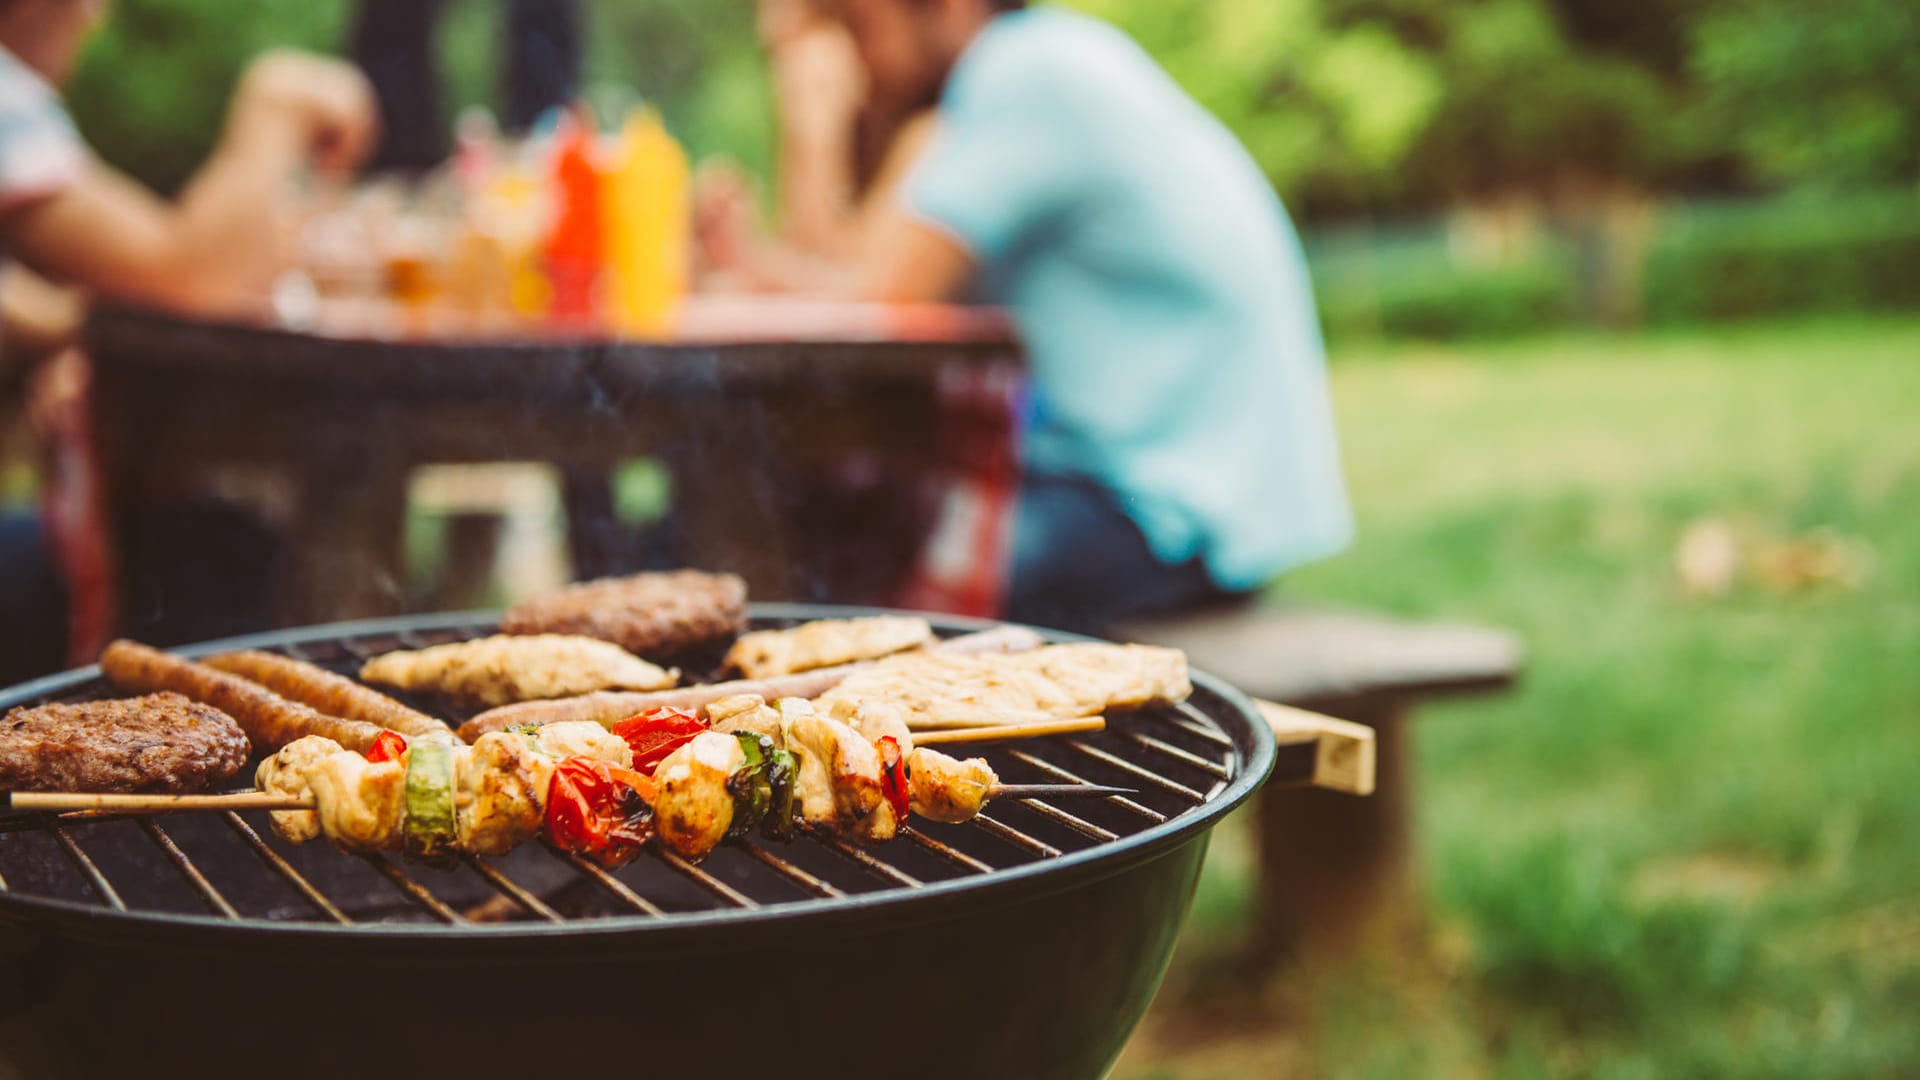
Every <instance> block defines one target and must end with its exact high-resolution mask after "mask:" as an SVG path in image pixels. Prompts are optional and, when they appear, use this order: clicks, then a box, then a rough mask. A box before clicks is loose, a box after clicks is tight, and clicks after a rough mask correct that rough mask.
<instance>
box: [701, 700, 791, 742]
mask: <svg viewBox="0 0 1920 1080" xmlns="http://www.w3.org/2000/svg"><path fill="white" fill-rule="evenodd" d="M707 723H708V724H710V725H712V727H713V730H715V731H724V732H728V733H730V734H739V733H740V732H747V731H750V732H752V733H753V734H755V735H765V736H766V737H768V738H770V739H772V740H773V745H775V746H785V745H786V734H785V732H784V730H783V729H782V728H781V726H780V713H779V712H778V711H777V710H775V709H774V707H773V706H771V705H769V704H767V699H766V698H763V697H761V696H760V695H759V694H735V695H733V696H732V697H724V698H721V699H720V700H719V701H715V702H713V703H711V704H709V705H708V706H707Z"/></svg>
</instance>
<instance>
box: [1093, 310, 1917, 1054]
mask: <svg viewBox="0 0 1920 1080" xmlns="http://www.w3.org/2000/svg"><path fill="white" fill-rule="evenodd" d="M1334 382H1335V393H1336V395H1337V399H1338V405H1339V409H1340V413H1341V418H1342V423H1343V440H1344V443H1345V447H1346V452H1347V461H1348V472H1349V478H1350V481H1351V484H1352V487H1353V490H1354V493H1355V498H1356V500H1357V503H1358V507H1359V514H1360V518H1361V522H1362V533H1361V538H1360V541H1359V542H1358V543H1357V544H1356V545H1355V547H1354V548H1353V550H1352V551H1351V552H1350V553H1349V554H1347V555H1345V556H1343V557H1341V558H1339V559H1337V560H1334V561H1331V562H1328V563H1326V564H1324V565H1322V566H1318V567H1314V568H1311V569H1309V570H1307V571H1305V572H1302V573H1300V574H1298V575H1295V576H1294V577H1293V578H1291V579H1290V580H1289V581H1288V582H1287V583H1286V588H1287V590H1288V591H1289V592H1290V593H1292V594H1294V595H1299V596H1305V597H1308V598H1312V599H1317V600H1325V601H1333V602H1339V603H1346V604H1358V605H1365V606H1368V607H1373V608H1377V609H1383V610H1389V611H1395V612H1401V613H1404V614H1407V615H1412V616H1429V615H1430V616H1445V617H1457V618H1469V619H1477V620H1482V621H1485V622H1489V623H1495V624H1499V625H1503V626H1508V627H1512V628H1514V629H1516V630H1518V631H1519V632H1520V633H1521V634H1522V635H1523V636H1524V637H1525V639H1526V642H1527V645H1528V648H1529V651H1530V656H1529V663H1528V668H1527V672H1526V676H1525V679H1524V682H1523V684H1522V685H1521V687H1520V688H1519V690H1517V691H1516V692H1515V693H1513V694H1511V695H1509V696H1506V697H1504V698H1500V699H1497V700H1485V701H1475V702H1462V703H1457V704H1451V705H1436V706H1433V707H1430V708H1428V709H1427V710H1426V712H1425V713H1423V715H1422V719H1421V721H1420V723H1419V724H1418V725H1417V728H1418V730H1417V738H1418V749H1417V762H1418V770H1419V774H1420V780H1421V785H1422V790H1421V791H1420V799H1419V807H1420V811H1421V819H1420V821H1419V836H1420V841H1421V843H1422V845H1423V853H1424V863H1423V870H1424V878H1425V881H1426V887H1427V894H1428V896H1429V898H1430V903H1431V906H1432V909H1433V913H1434V917H1435V931H1434V933H1433V935H1432V942H1431V944H1430V945H1429V946H1428V947H1427V948H1426V949H1425V950H1423V952H1422V953H1421V954H1420V955H1417V956H1410V957H1398V958H1387V959H1385V960H1381V959H1376V960H1374V961H1372V962H1370V963H1368V964H1364V965H1360V966H1359V967H1357V968H1356V969H1354V970H1351V971H1348V972H1344V973H1340V974H1338V975H1335V976H1332V977H1331V978H1329V979H1326V980H1322V981H1321V982H1320V983H1318V984H1316V986H1315V987H1314V990H1313V992H1312V993H1311V995H1310V1000H1308V1001H1306V1002H1301V1001H1300V1000H1298V998H1297V996H1296V997H1289V996H1288V994H1287V992H1286V991H1285V989H1284V988H1283V989H1282V990H1281V991H1279V992H1278V993H1270V994H1266V995H1264V996H1261V995H1254V1004H1253V1005H1251V1006H1248V1008H1250V1009H1251V1010H1252V1013H1253V1015H1251V1016H1250V1017H1244V1018H1242V1019H1241V1020H1240V1021H1239V1022H1237V1023H1236V1024H1234V1025H1231V1026H1230V1030H1229V1031H1228V1032H1227V1033H1226V1034H1224V1035H1219V1034H1218V1033H1216V1035H1214V1036H1207V1037H1200V1038H1182V1039H1178V1040H1175V1039H1170V1038H1167V1037H1165V1033H1166V1032H1169V1031H1174V1030H1178V1029H1181V1028H1189V1029H1190V1028H1194V1027H1195V1026H1196V1025H1198V1026H1201V1027H1204V1026H1205V1025H1204V1024H1200V1023H1199V1018H1198V1017H1197V1015H1196V1014H1197V1013H1199V1012H1200V1011H1201V1010H1204V1009H1212V1008H1214V1007H1215V1006H1214V1005H1213V1004H1211V1002H1212V1000H1213V999H1214V998H1217V996H1218V989H1217V988H1213V989H1212V990H1211V991H1210V989H1209V988H1208V987H1207V986H1206V985H1205V983H1206V977H1205V976H1204V975H1203V974H1199V973H1198V971H1199V970H1203V969H1195V968H1194V967H1193V965H1192V962H1191V960H1189V962H1188V969H1187V970H1185V971H1184V972H1183V971H1182V969H1180V968H1178V967H1177V968H1176V979H1175V981H1174V982H1173V983H1172V984H1171V986H1172V987H1173V988H1174V989H1173V990H1171V991H1170V992H1169V994H1168V995H1167V996H1166V997H1165V998H1164V999H1163V1000H1162V1001H1161V1002H1160V1003H1159V1004H1158V1005H1157V1006H1156V1013H1155V1017H1154V1020H1155V1023H1154V1024H1153V1025H1152V1027H1151V1028H1150V1029H1149V1030H1150V1032H1152V1033H1153V1034H1151V1035H1150V1036H1149V1037H1148V1038H1147V1039H1146V1040H1145V1041H1144V1043H1143V1047H1142V1048H1136V1050H1135V1051H1134V1052H1132V1053H1131V1054H1130V1056H1129V1058H1128V1059H1127V1061H1126V1062H1125V1063H1123V1065H1122V1067H1121V1069H1120V1071H1119V1075H1120V1076H1122V1077H1127V1078H1129V1080H1134V1078H1138V1080H1145V1078H1147V1077H1165V1078H1175V1077H1177V1078H1181V1080H1189V1078H1191V1080H1204V1078H1209V1077H1214V1076H1221V1077H1227V1076H1240V1075H1265V1074H1268V1073H1270V1072H1272V1071H1275V1070H1282V1071H1297V1072H1301V1073H1304V1074H1316V1075H1341V1076H1374V1075H1378V1076H1401V1075H1443V1076H1444V1075H1457V1076H1475V1077H1479V1076H1498V1077H1506V1076H1516V1077H1523V1076H1539V1075H1583V1076H1596V1077H1639V1076H1648V1077H1652V1076H1674V1075H1688V1076H1754V1077H1772V1076H1782V1077H1786V1076H1794V1077H1800V1076H1893V1075H1911V1074H1913V1073H1914V1072H1916V1071H1920V1022H1917V1021H1920V828H1916V826H1920V321H1915V320H1912V319H1906V320H1881V321H1853V322H1846V323H1801V324H1793V325H1772V326H1749V327H1742V328H1738V329H1719V330H1710V331H1699V332H1689V333H1685V334H1665V335H1659V336H1653V337H1640V338H1599V337H1580V338H1571V337H1559V338H1552V339H1544V340H1538V341H1525V342H1514V343H1510V344H1503V345H1499V346H1481V347H1472V348H1444V349H1443V348H1426V347H1388V346H1381V347H1377V348H1374V349H1372V350H1371V351H1367V352H1364V353H1362V352H1350V353H1347V354H1343V355H1341V356H1339V357H1338V358H1337V361H1336V371H1335V379H1334ZM1708 515H1712V516H1716V517H1720V518H1724V519H1726V520H1727V521H1729V522H1730V523H1732V525H1733V527H1734V528H1735V530H1736V532H1738V533H1739V534H1741V535H1742V536H1743V537H1758V538H1766V537H1785V536H1792V535H1797V534H1802V533H1804V532H1806V531H1807V530H1810V529H1814V528H1818V527H1825V528H1829V529H1832V530H1835V531H1837V532H1838V533H1840V534H1842V535H1844V536H1846V537H1850V538H1855V539H1857V540H1859V541H1863V542H1864V543H1865V544H1866V545H1869V546H1870V548H1871V551H1872V553H1873V559H1872V564H1871V572H1870V574H1869V576H1868V577H1867V578H1866V580H1865V582H1864V584H1862V585H1861V586H1860V587H1858V588H1847V587H1844V586H1838V585H1830V586H1825V587H1815V588H1809V589H1804V590H1785V589H1780V588H1773V587H1768V586H1766V585H1763V584H1760V583H1757V582H1751V581H1746V582H1743V583H1742V584H1741V585H1739V586H1738V587H1736V588H1735V589H1734V590H1733V591H1732V592H1731V593H1728V594H1726V595H1724V596H1719V597H1714V598H1707V599H1701V598H1695V597H1689V596H1687V595H1685V594H1684V592H1683V590H1681V589H1680V587H1679V586H1678V584H1677V581H1676V578H1675V573H1674V570H1673V556H1674V548H1675V544H1676V541H1677V539H1678V537H1679V536H1680V534H1681V532H1682V530H1683V529H1684V528H1685V527H1686V526H1687V524H1688V523H1689V522H1691V521H1694V520H1696V519H1698V518H1700V517H1703V516H1708ZM1243 845H1244V839H1243V838H1241V837H1239V836H1238V835H1237V834H1234V833H1229V834H1228V835H1226V836H1224V837H1223V838H1222V840H1221V846H1222V847H1223V849H1224V850H1225V851H1226V853H1227V854H1228V856H1229V857H1228V858H1227V859H1225V860H1223V863H1222V865H1221V867H1220V868H1219V869H1214V868H1211V867H1210V869H1209V874H1208V877H1207V879H1206V881H1204V882H1203V887H1202V892H1201V896H1200V899H1199V901H1198V902H1197V904H1196V907H1195V918H1194V923H1193V928H1192V935H1193V937H1194V939H1195V940H1194V942H1193V944H1192V946H1191V948H1190V953H1191V954H1200V955H1203V954H1205V953H1206V951H1207V950H1208V949H1209V948H1210V947H1211V948H1215V949H1217V948H1218V947H1219V942H1220V941H1223V940H1227V939H1229V938H1230V936H1231V934H1232V932H1233V930H1234V928H1235V925H1236V924H1237V922H1238V921H1239V920H1242V919H1244V917H1245V916H1246V913H1247V911H1248V909H1249V904H1250V900H1249V898H1248V896H1247V888H1248V884H1247V883H1248V881H1249V872H1248V870H1247V868H1246V865H1245V863H1246V860H1245V857H1244V852H1243V850H1242V848H1243ZM1210 943H1212V944H1211V945H1210ZM1182 974H1184V975H1185V978H1180V977H1178V976H1181V975H1182ZM1262 1003H1271V1004H1270V1006H1269V1004H1262ZM1228 1044H1231V1045H1228Z"/></svg>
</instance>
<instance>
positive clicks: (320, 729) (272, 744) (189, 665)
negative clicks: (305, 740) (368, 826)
mask: <svg viewBox="0 0 1920 1080" xmlns="http://www.w3.org/2000/svg"><path fill="white" fill-rule="evenodd" d="M100 672H101V674H103V675H105V676H106V677H107V678H109V679H111V680H113V681H114V682H115V683H117V684H118V685H120V686H123V687H126V688H127V689H129V690H134V691H137V692H140V693H156V692H158V691H161V690H172V691H173V692H175V693H177V694H183V695H185V696H187V697H190V698H192V699H193V700H195V701H198V702H200V703H201V704H203V705H211V706H213V707H214V708H216V709H219V710H220V711H222V712H224V713H226V714H227V715H228V716H231V717H233V718H234V720H235V721H237V722H238V723H239V724H240V729H241V730H242V731H245V732H246V733H247V739H248V741H250V742H252V743H253V748H254V750H256V751H259V752H262V753H271V752H273V751H275V750H278V749H280V748H281V747H283V746H285V745H287V744H288V743H290V742H292V741H293V740H295V739H298V738H301V737H303V736H307V735H323V736H325V737H327V738H329V739H332V740H333V741H334V742H337V743H339V744H340V745H341V746H344V747H346V748H347V749H349V750H359V751H361V752H365V751H366V750H367V749H368V748H370V747H372V746H373V740H374V739H376V738H378V737H379V736H380V733H381V732H382V731H383V730H385V729H384V728H381V727H380V726H378V725H376V724H369V723H367V722H366V721H364V720H345V719H342V718H340V717H338V716H328V715H327V714H326V713H323V712H320V711H318V710H316V709H313V708H311V707H309V706H306V705H302V704H300V703H299V702H297V701H288V700H287V699H286V698H283V697H281V696H280V695H279V694H276V693H274V692H273V691H271V690H269V689H267V688H266V687H264V686H261V685H260V684H259V683H255V682H249V681H247V680H246V679H243V678H241V677H239V676H238V675H229V674H227V673H226V672H224V671H216V670H214V669H213V668H210V667H208V666H206V665H205V664H196V663H194V662H193V661H191V660H187V659H183V658H181V657H178V656H174V655H173V654H171V653H164V652H161V651H160V650H158V649H154V648H149V647H148V646H145V645H142V644H140V643H138V642H134V641H116V642H114V643H113V644H111V645H109V646H107V651H106V652H103V653H101V654H100Z"/></svg>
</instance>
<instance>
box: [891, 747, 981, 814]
mask: <svg viewBox="0 0 1920 1080" xmlns="http://www.w3.org/2000/svg"><path fill="white" fill-rule="evenodd" d="M907 771H908V772H909V773H910V774H911V776H912V784H913V812H914V813H916V814H919V815H920V816H921V817H924V818H927V819H928V820H930V821H944V822H947V823H948V824H959V823H961V822H964V821H972V820H973V819H974V818H975V817H976V816H978V815H979V813H980V808H981V807H982V806H985V805H986V803H987V793H988V792H989V791H991V790H992V789H993V785H994V784H996V783H998V782H999V779H1000V778H999V777H998V776H995V775H994V772H993V767H992V766H991V765H988V764H987V762H986V759H985V758H968V759H967V760H965V761H960V760H958V759H956V758H950V757H948V756H947V755H945V754H943V753H941V752H939V751H938V750H929V749H927V748H926V747H921V748H920V749H918V750H915V751H914V752H913V753H912V755H911V756H909V757H908V758H907Z"/></svg>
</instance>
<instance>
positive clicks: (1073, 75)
mask: <svg viewBox="0 0 1920 1080" xmlns="http://www.w3.org/2000/svg"><path fill="white" fill-rule="evenodd" d="M1143 62H1144V63H1146V64H1147V65H1149V66H1150V64H1151V62H1150V61H1146V60H1145V54H1143V53H1142V52H1141V51H1140V48H1139V46H1137V45H1136V44H1134V42H1133V39H1132V38H1129V37H1128V36H1127V35H1126V34H1125V33H1124V32H1123V31H1121V30H1120V29H1119V28H1117V27H1115V26H1113V25H1112V24H1110V23H1107V22H1104V21H1102V20H1100V19H1096V18H1094V17H1093V16H1091V15H1083V14H1081V13H1080V12H1077V11H1068V10H1066V9H1064V8H1056V7H1050V6H1049V7H1037V8H1029V9H1026V10H1023V11H1017V12H1012V13H1009V14H1006V15H1001V16H999V17H998V18H996V19H994V20H993V22H992V23H991V24H989V25H988V27H987V29H986V30H984V31H982V32H981V37H980V39H979V40H978V41H977V42H976V47H975V48H974V49H972V50H971V51H970V52H969V54H968V56H967V57H966V59H965V60H964V61H963V73H962V74H963V78H964V89H965V90H966V91H967V92H968V94H969V95H970V96H978V97H982V98H1000V97H1003V96H1005V95H1009V94H1019V95H1023V96H1025V95H1032V94H1057V95H1061V96H1069V97H1070V96H1072V95H1074V94H1076V93H1078V92H1083V91H1086V92H1097V88H1098V87H1099V86H1100V85H1101V84H1110V83H1112V81H1113V80H1115V79H1116V78H1123V77H1125V75H1126V74H1127V72H1128V71H1129V70H1130V69H1132V68H1135V67H1138V66H1140V65H1141V64H1142V63H1143Z"/></svg>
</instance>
